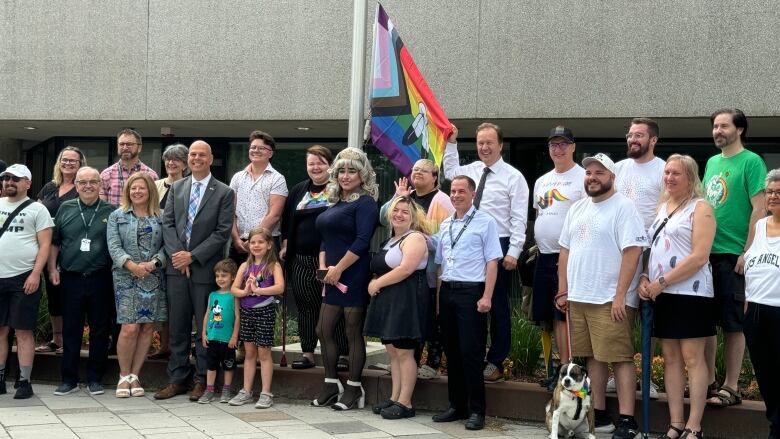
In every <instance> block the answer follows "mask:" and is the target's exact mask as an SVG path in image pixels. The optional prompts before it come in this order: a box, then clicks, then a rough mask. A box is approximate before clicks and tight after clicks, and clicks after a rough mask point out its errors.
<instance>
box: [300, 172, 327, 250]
mask: <svg viewBox="0 0 780 439" xmlns="http://www.w3.org/2000/svg"><path fill="white" fill-rule="evenodd" d="M326 186H327V184H323V185H314V184H311V183H310V184H309V187H308V190H307V191H306V192H304V193H303V194H304V195H303V197H302V198H301V199H299V200H294V202H295V203H296V204H295V206H294V208H295V211H294V212H293V221H295V253H297V254H300V255H309V256H314V255H317V254H319V252H320V243H321V242H322V236H321V235H320V233H319V232H318V231H317V229H316V227H315V223H316V221H317V216H319V214H321V213H322V212H324V211H325V209H327V208H328V206H327V203H325V204H323V203H324V201H325V200H323V196H324V195H325V187H326ZM312 194H314V195H315V196H314V197H312ZM316 194H322V196H320V197H319V198H317V197H316ZM304 199H307V200H308V201H309V203H307V205H305V206H301V202H302V201H303V200H304Z"/></svg>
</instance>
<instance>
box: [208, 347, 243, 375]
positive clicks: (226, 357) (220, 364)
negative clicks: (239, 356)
mask: <svg viewBox="0 0 780 439" xmlns="http://www.w3.org/2000/svg"><path fill="white" fill-rule="evenodd" d="M206 368H207V369H208V370H219V369H222V370H225V371H232V370H236V349H235V348H231V347H228V344H227V343H225V342H224V341H217V340H211V341H209V347H208V348H206Z"/></svg>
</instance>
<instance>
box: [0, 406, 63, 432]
mask: <svg viewBox="0 0 780 439" xmlns="http://www.w3.org/2000/svg"><path fill="white" fill-rule="evenodd" d="M60 423H61V422H60V420H59V418H57V416H56V415H55V414H54V413H52V411H51V410H49V408H48V407H45V406H43V405H39V406H30V407H6V408H3V409H2V410H0V424H2V425H3V427H6V428H7V427H15V426H18V425H41V424H60Z"/></svg>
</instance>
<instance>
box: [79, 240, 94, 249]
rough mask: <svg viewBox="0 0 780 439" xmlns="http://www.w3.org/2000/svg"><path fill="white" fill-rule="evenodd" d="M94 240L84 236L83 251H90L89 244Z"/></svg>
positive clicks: (82, 241)
mask: <svg viewBox="0 0 780 439" xmlns="http://www.w3.org/2000/svg"><path fill="white" fill-rule="evenodd" d="M91 242H92V240H91V239H89V238H84V239H82V240H81V251H83V252H88V251H89V244H90V243H91Z"/></svg>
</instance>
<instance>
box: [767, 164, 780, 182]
mask: <svg viewBox="0 0 780 439" xmlns="http://www.w3.org/2000/svg"><path fill="white" fill-rule="evenodd" d="M778 181H780V168H777V169H772V170H771V171H769V172H767V173H766V185H767V186H769V183H776V182H778Z"/></svg>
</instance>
